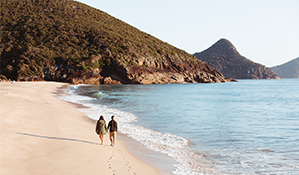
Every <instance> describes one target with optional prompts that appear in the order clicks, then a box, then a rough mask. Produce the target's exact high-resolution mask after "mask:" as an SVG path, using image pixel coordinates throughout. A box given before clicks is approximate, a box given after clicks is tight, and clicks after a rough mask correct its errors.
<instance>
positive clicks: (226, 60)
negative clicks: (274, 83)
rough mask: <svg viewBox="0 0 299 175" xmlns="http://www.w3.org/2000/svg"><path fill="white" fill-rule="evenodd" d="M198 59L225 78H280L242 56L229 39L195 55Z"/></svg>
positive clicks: (220, 41)
mask: <svg viewBox="0 0 299 175" xmlns="http://www.w3.org/2000/svg"><path fill="white" fill-rule="evenodd" d="M194 56H196V57H197V58H198V59H200V60H202V61H205V62H207V63H208V64H209V65H210V66H211V67H212V68H213V69H215V70H217V71H219V72H221V73H222V74H223V75H224V76H225V77H231V78H235V79H277V78H280V77H279V76H277V75H276V74H274V73H273V72H272V71H271V70H270V69H269V68H267V67H265V66H263V65H261V64H258V63H254V62H253V61H251V60H249V59H247V58H245V57H244V56H242V55H240V53H239V52H238V51H237V49H236V48H235V47H234V45H233V44H232V43H231V42H230V41H228V40H227V39H220V40H219V41H217V42H216V43H215V44H213V45H212V46H211V47H210V48H208V49H206V50H204V51H202V52H199V53H195V54H194Z"/></svg>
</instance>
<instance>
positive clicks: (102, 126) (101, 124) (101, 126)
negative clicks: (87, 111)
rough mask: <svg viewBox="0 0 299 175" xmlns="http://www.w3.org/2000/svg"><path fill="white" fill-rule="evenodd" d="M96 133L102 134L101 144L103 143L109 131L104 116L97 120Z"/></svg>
mask: <svg viewBox="0 0 299 175" xmlns="http://www.w3.org/2000/svg"><path fill="white" fill-rule="evenodd" d="M96 133H97V134H98V135H99V136H100V139H101V145H103V143H104V135H105V134H106V133H107V126H106V122H105V120H104V117H103V116H101V117H100V119H99V120H98V121H97V126H96Z"/></svg>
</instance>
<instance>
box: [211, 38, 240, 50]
mask: <svg viewBox="0 0 299 175" xmlns="http://www.w3.org/2000/svg"><path fill="white" fill-rule="evenodd" d="M212 47H216V48H223V49H228V50H234V51H237V49H236V48H235V46H234V45H233V44H232V43H231V42H230V41H229V40H228V39H225V38H221V39H220V40H218V41H217V42H216V43H215V44H214V45H213V46H212Z"/></svg>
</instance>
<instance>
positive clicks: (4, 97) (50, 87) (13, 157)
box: [0, 82, 158, 175]
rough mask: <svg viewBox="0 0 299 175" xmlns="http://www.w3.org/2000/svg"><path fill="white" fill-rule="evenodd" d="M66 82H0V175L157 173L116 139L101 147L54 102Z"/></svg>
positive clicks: (74, 113) (79, 120) (87, 126)
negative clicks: (56, 93) (114, 144)
mask: <svg viewBox="0 0 299 175" xmlns="http://www.w3.org/2000/svg"><path fill="white" fill-rule="evenodd" d="M63 85H65V83H56V82H16V83H14V84H11V83H0V174H1V175H11V174H16V175H19V174H21V175H23V174H24V175H25V174H34V175H35V174H36V175H37V174H38V175H44V174H51V175H54V174H59V175H61V174H71V175H75V174H80V175H82V174H88V175H92V174H97V175H99V174H101V175H110V174H111V175H112V174H116V175H127V174H141V175H146V174H150V175H153V174H158V171H157V170H156V169H154V168H152V167H150V166H149V165H147V164H145V163H144V162H142V161H141V160H139V159H137V158H135V157H134V156H133V155H132V154H130V153H129V152H128V151H127V150H126V148H125V147H124V145H123V143H122V142H121V141H120V140H117V142H116V147H110V146H109V145H110V143H109V140H108V135H106V136H105V143H104V145H100V140H99V138H98V136H97V135H96V134H95V132H94V127H95V126H94V125H92V124H91V123H89V122H87V121H84V114H83V113H81V112H79V111H78V110H77V109H76V108H75V107H74V105H72V104H70V103H67V102H65V101H63V100H60V99H58V98H56V97H55V92H56V90H57V88H58V87H61V86H63Z"/></svg>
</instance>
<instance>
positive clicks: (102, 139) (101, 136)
mask: <svg viewBox="0 0 299 175" xmlns="http://www.w3.org/2000/svg"><path fill="white" fill-rule="evenodd" d="M100 139H101V145H103V143H104V135H100Z"/></svg>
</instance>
